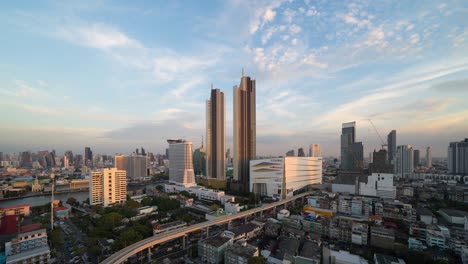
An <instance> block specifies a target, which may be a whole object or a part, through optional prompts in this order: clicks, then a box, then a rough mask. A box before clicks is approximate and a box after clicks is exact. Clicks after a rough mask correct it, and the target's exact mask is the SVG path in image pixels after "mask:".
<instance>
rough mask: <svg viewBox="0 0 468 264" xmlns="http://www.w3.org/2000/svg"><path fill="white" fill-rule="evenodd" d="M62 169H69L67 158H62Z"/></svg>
mask: <svg viewBox="0 0 468 264" xmlns="http://www.w3.org/2000/svg"><path fill="white" fill-rule="evenodd" d="M63 167H64V168H65V169H68V168H70V158H69V157H68V156H63Z"/></svg>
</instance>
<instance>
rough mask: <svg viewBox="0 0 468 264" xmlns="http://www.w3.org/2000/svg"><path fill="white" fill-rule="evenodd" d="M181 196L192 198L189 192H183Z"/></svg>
mask: <svg viewBox="0 0 468 264" xmlns="http://www.w3.org/2000/svg"><path fill="white" fill-rule="evenodd" d="M179 194H180V195H182V196H185V197H190V193H189V192H187V191H181V192H180V193H179Z"/></svg>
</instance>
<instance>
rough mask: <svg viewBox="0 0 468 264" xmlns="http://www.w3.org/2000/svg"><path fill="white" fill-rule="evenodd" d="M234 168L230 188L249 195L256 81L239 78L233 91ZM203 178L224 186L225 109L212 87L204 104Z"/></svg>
mask: <svg viewBox="0 0 468 264" xmlns="http://www.w3.org/2000/svg"><path fill="white" fill-rule="evenodd" d="M233 101H234V104H233V130H234V131H233V132H234V133H233V135H234V142H233V143H234V146H233V165H234V174H233V179H232V181H231V182H230V188H232V189H236V190H237V191H240V192H248V191H249V178H250V175H249V174H250V169H249V161H250V160H253V159H255V155H256V111H255V80H252V79H251V78H250V77H248V76H244V74H243V73H242V78H241V82H240V85H239V86H234V88H233ZM206 141H207V146H206V174H207V175H206V176H207V178H208V179H207V180H208V181H210V180H211V181H219V182H221V183H222V182H224V183H226V106H225V99H224V93H223V92H221V90H220V89H213V86H212V87H211V95H210V99H209V100H207V101H206Z"/></svg>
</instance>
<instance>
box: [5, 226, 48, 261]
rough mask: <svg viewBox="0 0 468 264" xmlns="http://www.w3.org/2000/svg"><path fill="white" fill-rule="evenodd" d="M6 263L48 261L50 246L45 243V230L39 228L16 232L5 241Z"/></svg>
mask: <svg viewBox="0 0 468 264" xmlns="http://www.w3.org/2000/svg"><path fill="white" fill-rule="evenodd" d="M5 255H6V263H7V264H16V263H18V264H19V263H48V262H49V259H50V248H49V245H48V244H47V231H46V230H45V229H39V230H35V231H31V232H25V233H20V234H18V235H17V236H16V237H15V238H14V239H12V240H11V241H10V242H7V243H5Z"/></svg>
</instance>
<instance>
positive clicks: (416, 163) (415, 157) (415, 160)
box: [413, 149, 420, 168]
mask: <svg viewBox="0 0 468 264" xmlns="http://www.w3.org/2000/svg"><path fill="white" fill-rule="evenodd" d="M413 164H414V165H413V166H414V168H417V167H419V164H420V161H419V149H414V150H413Z"/></svg>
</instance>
